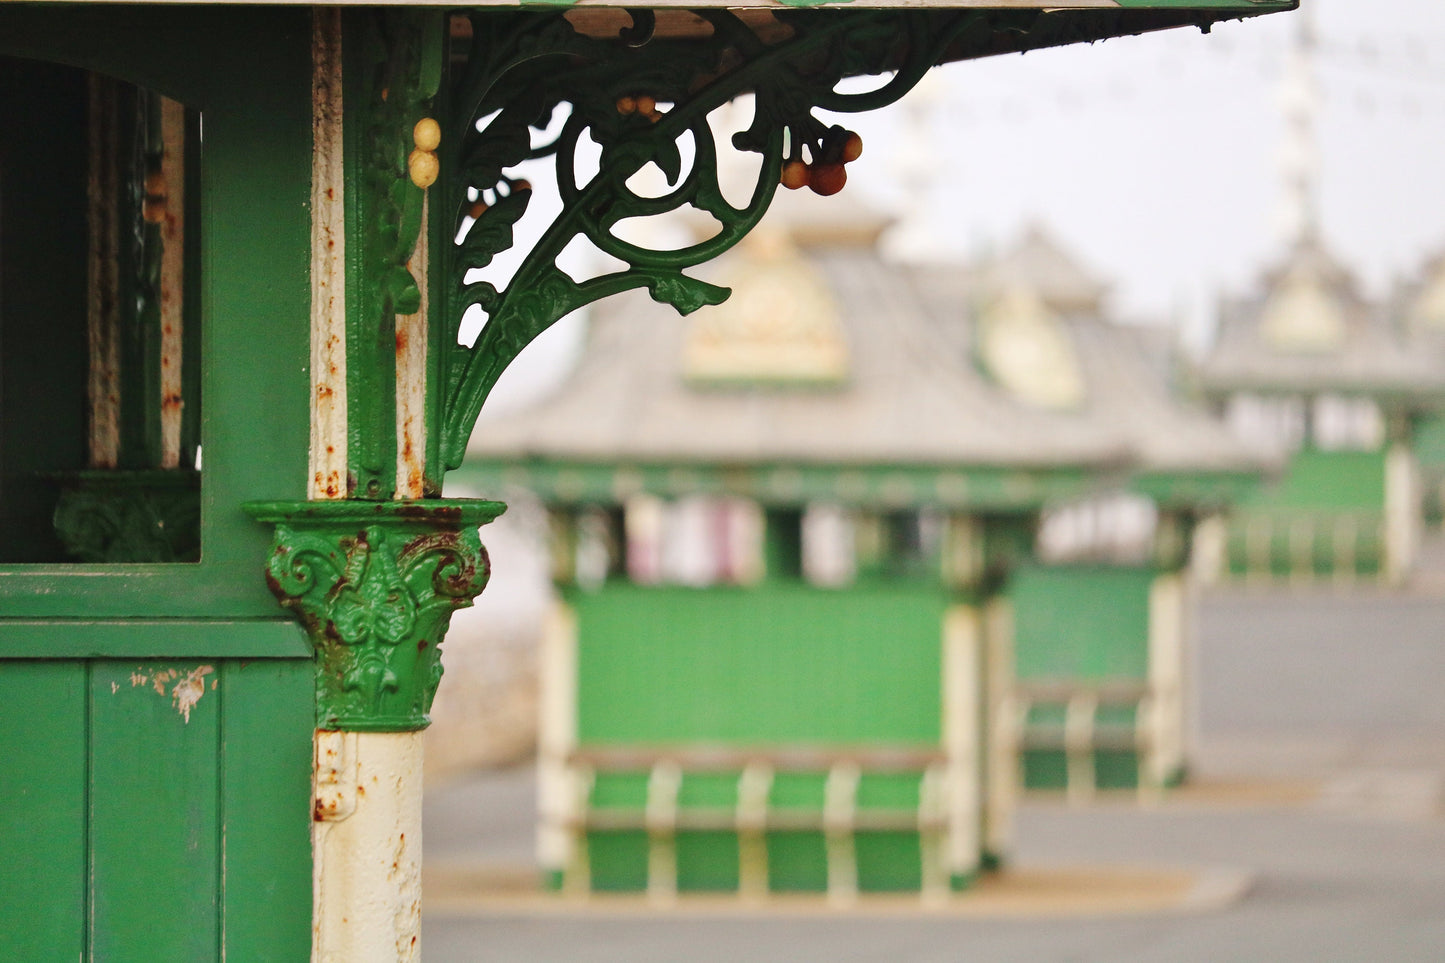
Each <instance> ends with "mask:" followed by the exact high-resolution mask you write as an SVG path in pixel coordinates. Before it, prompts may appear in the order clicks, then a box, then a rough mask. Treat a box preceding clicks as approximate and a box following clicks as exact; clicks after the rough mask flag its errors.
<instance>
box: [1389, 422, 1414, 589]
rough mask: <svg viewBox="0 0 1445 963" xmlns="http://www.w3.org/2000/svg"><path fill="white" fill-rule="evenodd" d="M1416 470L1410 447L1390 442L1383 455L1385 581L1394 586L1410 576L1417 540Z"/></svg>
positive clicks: (1397, 442)
mask: <svg viewBox="0 0 1445 963" xmlns="http://www.w3.org/2000/svg"><path fill="white" fill-rule="evenodd" d="M1419 528H1420V479H1419V467H1418V466H1417V465H1416V464H1415V456H1414V454H1413V453H1412V452H1411V451H1410V446H1409V445H1407V444H1405V443H1404V442H1403V441H1396V442H1392V443H1391V445H1390V447H1389V449H1388V450H1387V451H1386V452H1385V565H1384V576H1385V580H1386V581H1388V582H1389V583H1390V584H1391V585H1398V584H1400V583H1401V582H1403V581H1404V580H1405V577H1406V576H1407V575H1409V574H1410V567H1411V566H1412V565H1413V564H1414V563H1415V551H1416V549H1417V547H1418V546H1419V537H1420V531H1419Z"/></svg>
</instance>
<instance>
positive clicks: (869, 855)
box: [853, 831, 923, 893]
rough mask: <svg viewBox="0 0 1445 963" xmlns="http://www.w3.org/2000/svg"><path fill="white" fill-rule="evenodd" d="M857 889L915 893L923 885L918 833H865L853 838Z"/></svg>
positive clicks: (876, 891) (865, 891)
mask: <svg viewBox="0 0 1445 963" xmlns="http://www.w3.org/2000/svg"><path fill="white" fill-rule="evenodd" d="M853 850H854V853H855V854H856V858H857V860H858V889H859V890H860V891H862V892H864V893H898V892H913V893H916V892H918V891H919V889H921V888H922V886H923V857H922V849H921V848H920V846H919V843H918V833H916V832H910V831H900V832H867V833H858V834H857V835H856V836H855V837H854V838H853Z"/></svg>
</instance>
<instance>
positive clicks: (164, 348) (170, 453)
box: [147, 97, 192, 468]
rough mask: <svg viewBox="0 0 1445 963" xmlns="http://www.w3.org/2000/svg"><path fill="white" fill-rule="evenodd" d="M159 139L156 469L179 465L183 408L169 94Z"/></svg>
mask: <svg viewBox="0 0 1445 963" xmlns="http://www.w3.org/2000/svg"><path fill="white" fill-rule="evenodd" d="M161 142H162V144H163V151H162V154H161V169H160V174H161V181H162V183H161V184H160V185H159V186H160V188H161V191H162V200H161V202H160V204H161V210H160V212H159V214H160V217H161V222H160V231H161V279H160V325H161V332H160V335H161V336H160V351H161V357H160V368H161V370H160V391H161V396H160V408H161V412H160V429H161V438H160V442H161V460H160V465H159V467H161V468H177V467H180V464H181V414H182V410H183V409H184V407H185V398H184V391H183V389H182V387H181V385H182V381H181V376H182V367H183V362H184V353H185V350H184V344H183V334H184V325H183V322H184V317H183V315H184V307H185V275H186V230H185V223H186V217H185V212H186V109H185V107H184V106H182V105H181V104H179V103H177V102H176V101H174V100H171V99H170V98H169V97H163V98H161ZM150 186H151V185H147V192H148V193H149V187H150ZM185 467H187V468H190V467H192V466H190V465H186V466H185Z"/></svg>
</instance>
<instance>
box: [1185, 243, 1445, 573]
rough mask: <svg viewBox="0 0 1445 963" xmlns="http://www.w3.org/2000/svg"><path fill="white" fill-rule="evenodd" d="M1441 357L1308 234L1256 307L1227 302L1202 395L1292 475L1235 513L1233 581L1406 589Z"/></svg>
mask: <svg viewBox="0 0 1445 963" xmlns="http://www.w3.org/2000/svg"><path fill="white" fill-rule="evenodd" d="M1439 357H1440V356H1439V352H1438V348H1436V347H1435V346H1433V345H1431V344H1429V343H1428V342H1427V341H1426V340H1425V339H1422V338H1412V337H1409V336H1408V333H1407V332H1406V331H1405V330H1403V329H1402V327H1401V326H1400V325H1398V324H1396V323H1395V322H1394V320H1393V319H1392V318H1391V314H1390V312H1389V311H1388V310H1386V309H1385V308H1384V307H1382V306H1380V305H1378V304H1375V303H1372V302H1370V301H1367V300H1366V299H1365V298H1364V297H1363V296H1362V295H1361V293H1360V291H1359V288H1358V285H1357V283H1356V281H1355V279H1354V278H1353V276H1352V275H1351V274H1350V272H1349V270H1348V269H1347V268H1346V267H1345V266H1344V265H1342V264H1340V263H1339V261H1338V260H1337V259H1336V258H1335V257H1334V256H1333V255H1332V254H1331V253H1330V252H1329V250H1328V249H1327V247H1326V246H1325V245H1324V243H1323V242H1322V241H1321V240H1320V239H1319V237H1318V236H1317V235H1315V234H1313V233H1308V234H1306V235H1304V236H1303V237H1301V238H1300V239H1299V240H1298V241H1297V242H1296V243H1294V244H1293V245H1292V246H1291V247H1290V249H1289V251H1288V252H1287V253H1286V255H1285V256H1284V258H1283V259H1282V260H1281V261H1280V262H1279V263H1277V264H1276V265H1274V266H1273V267H1271V268H1270V269H1269V270H1268V271H1266V272H1265V273H1264V275H1263V277H1262V278H1261V280H1260V282H1259V284H1258V286H1257V290H1256V291H1255V293H1253V294H1252V295H1250V296H1248V297H1245V298H1240V299H1236V300H1230V301H1226V302H1225V303H1224V305H1223V306H1222V309H1221V316H1220V327H1219V332H1218V336H1217V340H1216V343H1215V346H1214V347H1213V349H1212V350H1211V351H1210V353H1209V354H1208V355H1207V356H1206V357H1205V358H1204V359H1203V361H1202V362H1201V363H1200V365H1199V367H1198V371H1197V378H1198V385H1199V388H1200V389H1201V391H1202V392H1203V395H1204V397H1205V398H1206V399H1207V400H1208V401H1209V402H1210V403H1211V404H1212V405H1214V406H1215V408H1216V409H1217V410H1218V411H1219V412H1220V413H1221V415H1222V416H1223V417H1224V418H1225V420H1226V421H1227V422H1228V423H1229V425H1230V427H1231V430H1232V431H1234V432H1235V434H1236V435H1237V436H1238V437H1239V438H1240V439H1241V440H1242V441H1245V442H1246V443H1248V444H1251V445H1253V446H1255V447H1257V448H1259V449H1262V450H1271V449H1273V450H1275V451H1280V452H1284V453H1286V454H1287V457H1288V464H1287V466H1286V467H1285V469H1284V471H1283V472H1282V474H1281V476H1280V478H1279V479H1278V480H1277V481H1276V482H1275V483H1274V484H1272V485H1268V486H1262V487H1261V488H1260V489H1259V490H1257V491H1256V492H1255V493H1253V494H1252V495H1250V496H1249V497H1248V498H1246V499H1245V500H1243V501H1242V502H1241V503H1240V504H1239V505H1238V506H1236V508H1235V509H1234V510H1233V511H1232V512H1231V513H1230V514H1229V515H1228V519H1227V531H1226V533H1225V535H1224V538H1225V546H1224V551H1223V556H1224V564H1225V570H1226V572H1227V573H1228V574H1230V575H1232V576H1235V577H1238V578H1243V579H1246V580H1253V581H1264V582H1269V581H1275V580H1281V581H1288V582H1293V583H1296V584H1299V583H1308V582H1311V581H1315V580H1325V581H1334V582H1338V583H1344V584H1348V583H1350V582H1352V581H1354V580H1356V579H1366V580H1370V581H1386V582H1398V581H1400V580H1401V579H1402V578H1404V577H1405V575H1406V574H1407V573H1408V572H1409V569H1410V565H1411V562H1412V559H1413V557H1414V552H1415V548H1416V543H1417V541H1418V534H1419V525H1420V519H1421V507H1420V490H1419V483H1418V469H1417V465H1416V457H1415V453H1414V443H1415V441H1414V439H1415V433H1416V429H1417V426H1418V425H1419V424H1420V422H1421V420H1422V419H1423V418H1424V417H1425V416H1427V415H1429V414H1430V413H1431V412H1432V411H1435V410H1437V409H1438V407H1439V405H1440V403H1441V401H1442V392H1445V374H1442V368H1441V366H1440V362H1439Z"/></svg>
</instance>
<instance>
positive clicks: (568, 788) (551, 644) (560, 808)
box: [537, 602, 587, 889]
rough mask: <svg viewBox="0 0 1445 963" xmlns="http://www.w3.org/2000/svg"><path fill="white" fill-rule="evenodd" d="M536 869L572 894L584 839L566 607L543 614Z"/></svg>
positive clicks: (573, 652)
mask: <svg viewBox="0 0 1445 963" xmlns="http://www.w3.org/2000/svg"><path fill="white" fill-rule="evenodd" d="M538 688H539V690H540V691H539V692H538V702H539V704H540V709H541V718H540V719H539V721H538V725H537V808H538V816H539V819H538V825H537V865H538V866H539V867H541V869H542V872H543V874H544V875H545V877H546V879H547V881H548V882H549V883H550V884H551V885H552V886H553V888H561V887H563V886H566V887H567V888H569V889H570V888H572V886H573V884H574V883H575V882H576V881H575V880H574V879H572V876H574V875H576V874H575V873H574V872H572V871H573V870H574V869H575V868H576V861H577V853H578V851H579V850H580V849H581V846H582V842H583V839H584V837H585V836H586V833H587V829H586V820H585V817H586V806H585V800H582V799H579V792H578V786H577V785H576V783H577V781H578V780H577V776H576V774H575V773H574V771H573V769H572V766H571V756H572V753H573V751H574V750H575V749H576V748H577V615H576V613H574V612H573V611H572V609H571V607H570V606H568V605H567V604H566V603H564V602H557V603H555V604H554V605H553V606H552V609H551V611H549V612H548V613H547V623H546V627H545V629H544V631H543V634H542V657H541V667H540V678H539V680H538Z"/></svg>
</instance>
